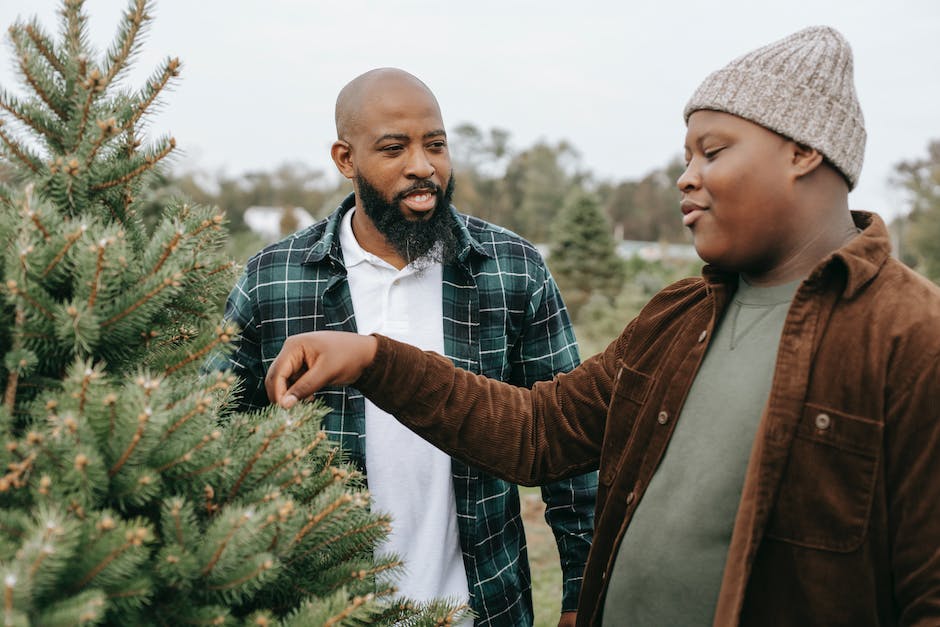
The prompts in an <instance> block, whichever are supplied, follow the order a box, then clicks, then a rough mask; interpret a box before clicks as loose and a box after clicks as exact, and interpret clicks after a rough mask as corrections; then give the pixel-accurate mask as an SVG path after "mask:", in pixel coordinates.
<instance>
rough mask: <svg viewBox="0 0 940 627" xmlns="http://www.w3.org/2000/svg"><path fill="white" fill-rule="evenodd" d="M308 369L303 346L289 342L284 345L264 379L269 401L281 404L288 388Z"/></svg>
mask: <svg viewBox="0 0 940 627" xmlns="http://www.w3.org/2000/svg"><path fill="white" fill-rule="evenodd" d="M306 367H307V358H306V353H305V351H304V347H303V344H301V343H294V342H291V341H290V338H288V341H287V342H285V343H284V346H283V347H282V348H281V352H280V353H278V356H277V357H275V358H274V361H273V362H271V365H270V366H269V367H268V373H267V374H266V375H265V377H264V387H265V391H266V392H267V394H268V400H269V401H270V402H272V403H280V401H281V399H282V398H283V397H284V394H285V393H286V392H287V388H288V386H290V384H291V383H292V382H293V381H294V380H295V379H296V378H297V377H298V376H299V375H300V373H301V372H303V370H304V369H305V368H306Z"/></svg>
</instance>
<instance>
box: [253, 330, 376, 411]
mask: <svg viewBox="0 0 940 627" xmlns="http://www.w3.org/2000/svg"><path fill="white" fill-rule="evenodd" d="M377 346H378V341H377V340H376V339H375V338H374V337H372V336H371V335H357V334H355V333H344V332H340V331H314V332H312V333H301V334H298V335H292V336H290V337H288V338H287V340H285V342H284V345H283V346H282V347H281V352H280V353H278V355H277V357H276V358H275V359H274V361H273V362H271V367H270V368H268V374H267V376H265V378H264V387H265V389H266V390H267V393H268V400H270V401H271V402H272V403H277V404H279V405H280V406H281V407H283V408H285V409H290V408H291V407H293V406H294V405H295V404H296V403H297V401H298V400H300V399H304V398H307V397H308V396H311V395H313V394H314V393H316V392H317V391H318V390H320V389H322V388H324V387H326V386H328V385H348V384H350V383H353V382H354V381H356V379H358V378H359V377H360V375H362V371H363V370H365V369H366V368H367V367H368V366H369V365H370V364H371V363H372V361H373V360H374V359H375V351H376V347H377Z"/></svg>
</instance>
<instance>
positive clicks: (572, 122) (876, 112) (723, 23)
mask: <svg viewBox="0 0 940 627" xmlns="http://www.w3.org/2000/svg"><path fill="white" fill-rule="evenodd" d="M60 4H61V2H60V1H59V0H0V27H2V28H3V31H2V32H3V34H4V36H5V34H6V33H5V29H6V27H7V26H8V25H9V24H10V23H12V22H13V21H14V20H15V19H16V18H17V17H18V16H22V17H29V16H33V15H36V16H38V17H39V18H40V19H41V21H42V22H43V24H44V25H45V26H46V28H47V30H48V31H53V32H58V18H57V15H56V11H57V10H58V7H59V5H60ZM126 4H127V2H125V1H123V0H87V1H86V3H85V5H86V7H87V11H88V13H89V15H90V22H91V28H90V35H91V41H92V42H93V43H94V44H95V45H96V47H97V48H98V49H99V50H104V49H105V48H106V47H107V46H108V44H109V43H110V42H111V39H112V36H113V34H114V32H115V29H116V26H117V23H118V20H119V17H120V13H121V11H122V10H123V9H124V7H125V6H126ZM154 14H155V15H154V17H155V20H154V21H153V22H151V25H150V31H149V35H148V40H147V42H146V46H145V49H144V50H143V53H142V54H141V56H140V57H139V62H138V64H137V65H138V68H137V72H136V73H135V74H132V75H129V77H128V79H127V80H128V82H127V85H128V86H134V87H136V86H137V85H138V84H139V83H140V82H141V81H142V80H143V79H144V78H145V77H146V76H147V75H149V73H150V72H151V71H152V69H153V68H154V67H155V66H156V64H157V63H158V61H159V60H160V59H161V58H163V57H165V56H178V57H180V59H181V60H182V61H183V73H182V77H181V80H180V82H178V83H177V86H176V88H175V89H174V91H173V92H172V93H170V94H168V96H167V97H166V98H165V99H164V103H163V109H162V111H161V113H160V114H159V116H157V117H156V118H154V120H153V122H152V124H151V131H152V132H155V133H161V134H162V133H170V134H172V135H173V136H174V137H176V138H177V140H178V142H179V145H180V147H181V148H182V149H183V151H184V156H183V157H182V158H180V159H178V161H177V164H178V166H179V167H183V168H201V169H205V170H208V171H210V172H212V171H217V170H219V169H224V170H225V171H226V172H228V173H229V174H237V173H241V172H244V171H246V170H250V169H273V168H274V167H276V166H277V165H279V164H281V163H283V162H286V161H301V162H304V163H306V164H309V165H311V166H313V167H316V168H320V169H323V170H325V171H327V172H329V173H330V176H333V172H334V169H333V166H332V163H331V162H330V161H329V146H330V144H331V143H332V141H333V139H334V135H335V130H334V127H333V104H334V102H335V98H336V94H337V92H338V91H339V89H340V88H341V87H342V86H343V85H344V84H345V83H346V82H348V81H349V80H350V79H352V78H353V77H355V76H356V75H358V74H360V73H362V72H364V71H366V70H369V69H372V68H374V67H380V66H396V67H400V68H403V69H406V70H408V71H410V72H412V73H413V74H415V75H417V76H418V77H419V78H421V79H422V80H424V81H425V82H426V83H427V84H428V85H429V86H430V87H431V89H432V90H433V91H434V92H435V94H436V95H437V98H438V100H439V101H440V103H441V108H442V111H443V114H444V122H445V124H446V125H447V126H448V127H449V128H453V127H455V126H456V125H457V124H459V123H462V122H472V123H473V124H475V125H477V126H478V127H480V128H482V129H484V130H485V129H489V128H492V127H499V128H503V129H506V130H508V131H509V132H510V133H511V138H512V145H513V146H514V147H516V148H524V147H527V146H530V145H531V144H532V143H534V142H535V141H537V140H539V139H545V140H548V141H551V142H554V141H558V140H562V139H565V140H568V141H569V142H570V143H571V144H573V145H574V146H575V147H576V148H577V149H578V151H579V152H580V154H581V157H582V159H581V165H582V166H583V167H585V168H587V169H589V170H591V171H593V172H594V173H595V175H596V176H597V177H598V178H601V179H608V180H623V179H636V178H639V177H642V176H643V175H644V174H646V173H648V172H649V171H650V170H653V169H656V168H659V167H662V166H663V165H665V164H666V163H667V162H668V161H669V160H670V159H671V158H672V157H674V156H676V155H679V154H681V152H682V143H683V137H684V133H685V127H684V123H683V121H682V108H683V106H684V104H685V102H686V100H687V99H688V97H689V96H690V95H691V93H692V91H693V90H694V89H695V87H696V86H697V85H698V84H699V82H701V80H702V79H703V78H704V77H705V76H706V75H707V74H708V73H709V72H711V71H712V70H715V69H718V68H719V67H721V66H723V65H725V64H726V63H727V62H728V61H730V60H731V59H732V58H734V57H736V56H738V55H739V54H742V53H744V52H747V51H749V50H751V49H753V48H755V47H757V46H760V45H763V44H765V43H769V42H771V41H773V40H776V39H779V38H781V37H783V36H785V35H788V34H789V33H791V32H793V31H796V30H798V29H800V28H803V27H805V26H809V25H813V24H828V25H831V26H834V27H836V28H837V29H839V30H840V31H842V33H843V34H845V36H846V37H847V38H848V40H849V41H850V42H851V44H852V46H853V49H854V52H855V69H856V84H857V88H858V93H859V99H860V100H861V104H862V110H863V112H864V115H865V120H866V126H867V129H868V147H867V152H866V157H865V166H864V168H863V170H862V175H861V180H860V183H859V186H858V188H857V189H856V190H855V191H854V192H853V193H852V194H851V196H850V204H851V206H852V207H853V208H857V209H868V210H876V211H879V212H881V213H882V214H884V215H887V216H892V215H894V214H896V213H897V212H898V211H901V210H904V209H905V206H904V197H903V194H901V192H899V191H898V190H896V189H894V188H892V187H891V186H890V185H889V178H890V176H891V172H892V169H893V166H894V164H896V163H897V162H899V161H901V160H908V159H914V158H918V157H921V156H924V155H926V148H927V143H928V141H929V140H931V139H940V71H938V68H940V1H938V0H894V1H893V2H886V1H885V0H853V1H849V0H789V1H788V2H772V3H765V2H759V1H756V0H733V1H727V2H717V1H715V0H713V1H712V2H705V1H703V0H656V1H654V0H647V1H645V2H630V1H628V0H616V1H596V2H591V1H590V0H579V1H574V0H570V1H565V2H561V1H555V0H537V1H536V0H523V1H513V0H499V1H497V0H474V1H467V2H458V1H452V2H447V1H441V0H437V1H436V2H429V1H426V0H398V1H391V0H375V1H365V0H336V1H328V0H322V1H320V0H158V2H157V3H156V5H155V10H154ZM4 43H5V45H4V46H3V48H2V51H0V55H2V56H0V85H2V86H3V87H5V88H8V89H9V88H14V90H16V89H18V86H17V85H16V83H15V82H14V79H13V73H12V55H11V54H10V51H11V46H10V45H9V42H8V41H5V42H4ZM677 219H678V213H677Z"/></svg>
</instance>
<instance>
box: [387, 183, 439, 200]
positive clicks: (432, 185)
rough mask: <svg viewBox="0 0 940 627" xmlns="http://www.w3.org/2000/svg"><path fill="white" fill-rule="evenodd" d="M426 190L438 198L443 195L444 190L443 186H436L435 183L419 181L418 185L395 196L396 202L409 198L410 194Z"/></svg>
mask: <svg viewBox="0 0 940 627" xmlns="http://www.w3.org/2000/svg"><path fill="white" fill-rule="evenodd" d="M424 190H427V191H430V192H432V193H434V194H435V195H437V196H440V195H441V194H442V193H443V189H442V188H441V186H440V185H437V184H435V183H434V182H433V181H418V182H417V183H415V184H414V185H412V186H411V187H409V188H408V189H406V190H404V191H401V192H398V193H397V194H396V195H395V200H396V201H400V200H404V199H405V196H408V195H409V194H413V193H415V192H420V191H424Z"/></svg>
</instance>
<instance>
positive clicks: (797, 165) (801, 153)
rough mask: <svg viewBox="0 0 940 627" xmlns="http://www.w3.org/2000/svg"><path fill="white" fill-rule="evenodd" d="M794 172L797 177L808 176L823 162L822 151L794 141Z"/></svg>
mask: <svg viewBox="0 0 940 627" xmlns="http://www.w3.org/2000/svg"><path fill="white" fill-rule="evenodd" d="M792 154H793V156H792V164H793V173H794V174H795V176H796V178H800V177H803V176H806V175H807V174H809V173H811V172H813V171H815V170H816V168H818V167H819V166H820V164H822V162H823V156H822V153H821V152H819V151H818V150H816V149H815V148H810V147H809V146H807V145H806V144H800V143H797V142H793V153H792Z"/></svg>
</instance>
